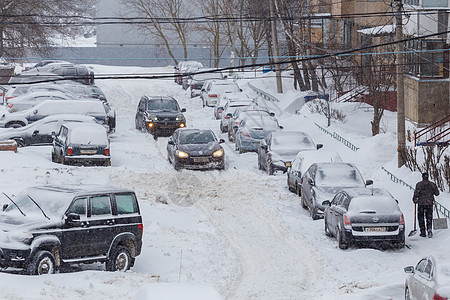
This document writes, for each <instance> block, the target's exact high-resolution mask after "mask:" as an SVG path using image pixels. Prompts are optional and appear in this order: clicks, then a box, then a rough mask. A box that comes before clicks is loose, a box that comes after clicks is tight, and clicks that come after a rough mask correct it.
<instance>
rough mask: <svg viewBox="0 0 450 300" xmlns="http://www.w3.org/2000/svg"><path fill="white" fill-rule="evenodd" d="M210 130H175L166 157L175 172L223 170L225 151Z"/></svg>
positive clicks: (220, 141)
mask: <svg viewBox="0 0 450 300" xmlns="http://www.w3.org/2000/svg"><path fill="white" fill-rule="evenodd" d="M224 142H225V141H224V140H222V139H221V140H218V139H217V137H216V135H215V134H214V132H213V131H212V130H200V129H190V128H189V129H188V128H183V129H177V130H175V132H174V133H173V135H172V136H171V137H169V141H168V143H167V156H168V159H169V162H170V163H171V164H173V166H174V168H175V170H179V169H181V168H185V169H219V170H224V169H225V151H224V150H223V148H222V146H220V144H221V143H224Z"/></svg>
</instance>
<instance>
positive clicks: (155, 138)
mask: <svg viewBox="0 0 450 300" xmlns="http://www.w3.org/2000/svg"><path fill="white" fill-rule="evenodd" d="M152 135H153V139H154V140H155V141H157V140H158V136H157V135H156V133H154V134H152Z"/></svg>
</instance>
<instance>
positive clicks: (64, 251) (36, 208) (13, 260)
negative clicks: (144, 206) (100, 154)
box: [0, 184, 144, 275]
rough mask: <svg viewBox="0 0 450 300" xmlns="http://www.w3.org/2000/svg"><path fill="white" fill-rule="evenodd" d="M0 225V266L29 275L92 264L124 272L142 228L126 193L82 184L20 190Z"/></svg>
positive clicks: (132, 199) (131, 195)
mask: <svg viewBox="0 0 450 300" xmlns="http://www.w3.org/2000/svg"><path fill="white" fill-rule="evenodd" d="M13 201H14V202H13ZM0 226H1V228H2V231H1V238H0V266H1V267H3V268H8V267H12V268H20V269H24V270H25V271H26V272H27V273H28V274H30V275H41V274H51V273H55V272H56V271H57V270H58V268H59V267H60V266H62V265H65V264H72V263H93V262H101V263H105V264H106V270H108V271H126V270H128V269H129V268H130V267H132V266H133V265H134V261H135V258H136V257H137V256H138V255H139V254H140V253H141V248H142V232H143V228H144V227H143V223H142V217H141V214H140V210H139V203H138V201H137V198H136V195H135V193H134V192H133V191H132V190H129V189H124V188H118V187H113V186H103V185H84V184H76V185H75V184H73V185H71V184H65V185H64V186H36V187H30V188H26V189H24V190H22V191H21V192H20V193H19V194H18V195H17V196H16V197H15V199H14V200H11V202H10V203H9V204H5V205H4V206H3V211H2V212H1V213H0Z"/></svg>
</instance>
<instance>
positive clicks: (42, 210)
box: [27, 195, 50, 220]
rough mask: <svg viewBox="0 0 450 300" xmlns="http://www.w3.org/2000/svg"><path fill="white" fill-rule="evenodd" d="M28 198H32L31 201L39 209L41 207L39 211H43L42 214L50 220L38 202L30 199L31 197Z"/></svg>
mask: <svg viewBox="0 0 450 300" xmlns="http://www.w3.org/2000/svg"><path fill="white" fill-rule="evenodd" d="M27 196H28V198H30V200H31V201H33V203H34V204H36V206H37V207H39V209H40V210H41V211H42V214H43V215H44V217H46V218H47V219H49V220H50V218H49V217H48V216H47V215H46V214H45V212H44V210H43V209H42V208H41V207H40V206H39V204H37V202H36V201H34V200H33V198H31V197H30V195H27Z"/></svg>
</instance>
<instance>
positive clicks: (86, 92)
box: [59, 82, 108, 102]
mask: <svg viewBox="0 0 450 300" xmlns="http://www.w3.org/2000/svg"><path fill="white" fill-rule="evenodd" d="M59 85H60V86H61V87H62V88H64V89H66V90H69V91H71V92H72V93H74V94H76V95H78V96H79V97H82V98H93V99H98V100H101V101H105V102H108V100H107V99H106V96H105V94H104V93H103V91H102V89H101V88H99V87H98V86H96V85H85V84H80V83H77V82H73V83H61V84H59Z"/></svg>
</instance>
